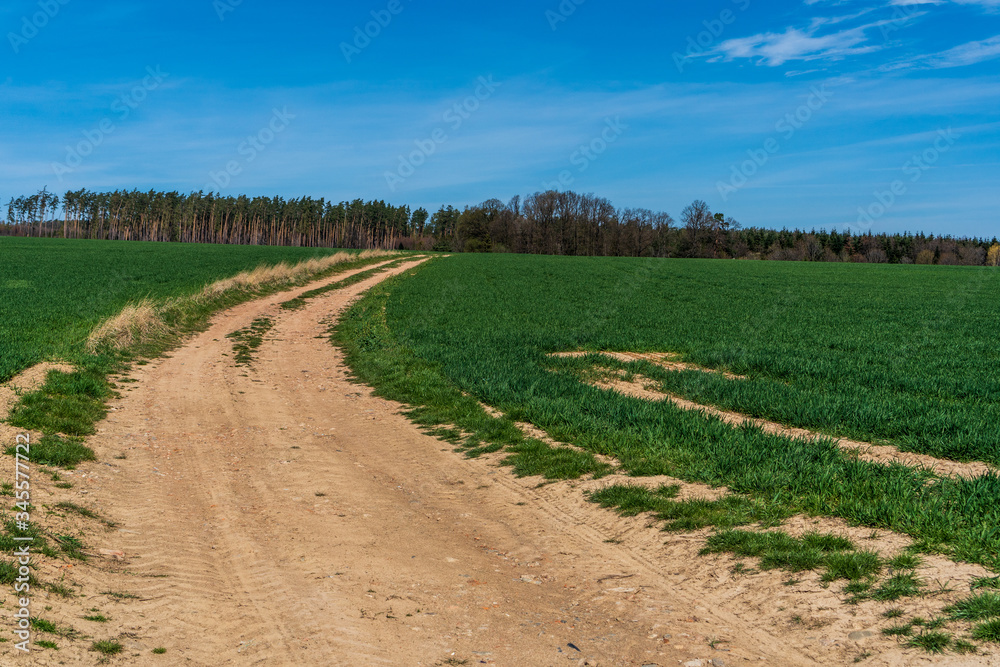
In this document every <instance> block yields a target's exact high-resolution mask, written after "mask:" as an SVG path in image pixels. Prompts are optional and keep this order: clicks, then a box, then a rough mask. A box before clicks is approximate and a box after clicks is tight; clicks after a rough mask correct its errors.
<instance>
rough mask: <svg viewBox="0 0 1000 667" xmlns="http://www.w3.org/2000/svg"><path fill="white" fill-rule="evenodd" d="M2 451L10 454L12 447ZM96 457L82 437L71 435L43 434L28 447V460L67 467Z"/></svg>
mask: <svg viewBox="0 0 1000 667" xmlns="http://www.w3.org/2000/svg"><path fill="white" fill-rule="evenodd" d="M4 453H5V454H7V455H9V456H12V455H13V454H14V447H8V448H7V450H6V451H5V452H4ZM96 458H97V457H96V455H95V454H94V450H92V449H91V448H90V447H87V446H86V445H85V444H83V439H82V438H79V437H73V436H69V437H64V436H61V435H53V434H49V435H44V436H42V438H41V439H40V440H37V441H35V442H33V443H31V446H30V448H29V460H30V461H32V462H33V463H41V464H44V465H53V466H59V467H61V468H67V469H73V468H75V467H76V466H77V465H79V464H80V462H82V461H93V460H95V459H96ZM56 486H59V485H58V484H57V485H56ZM70 486H72V485H70Z"/></svg>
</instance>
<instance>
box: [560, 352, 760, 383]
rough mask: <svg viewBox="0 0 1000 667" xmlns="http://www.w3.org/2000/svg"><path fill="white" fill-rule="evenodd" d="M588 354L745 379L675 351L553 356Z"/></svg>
mask: <svg viewBox="0 0 1000 667" xmlns="http://www.w3.org/2000/svg"><path fill="white" fill-rule="evenodd" d="M588 354H600V355H603V356H605V357H609V358H611V359H617V360H618V361H624V362H625V363H628V362H630V361H648V362H650V363H652V364H656V365H657V366H659V367H661V368H665V369H667V370H668V371H701V372H702V373H716V374H719V375H722V376H723V377H724V378H726V379H727V380H746V379H747V378H746V376H745V375H736V374H735V373H730V372H729V371H718V370H715V369H714V368H705V367H704V366H698V365H697V364H689V363H687V362H684V361H678V359H679V358H680V355H679V354H677V353H675V352H607V351H601V352H586V351H578V352H556V353H554V354H553V355H552V356H553V357H585V356H587V355H588Z"/></svg>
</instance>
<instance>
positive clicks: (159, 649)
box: [153, 646, 167, 655]
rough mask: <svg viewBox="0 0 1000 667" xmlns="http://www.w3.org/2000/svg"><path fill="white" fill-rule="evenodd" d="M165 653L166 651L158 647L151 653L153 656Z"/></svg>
mask: <svg viewBox="0 0 1000 667" xmlns="http://www.w3.org/2000/svg"><path fill="white" fill-rule="evenodd" d="M166 652H167V649H165V648H163V647H162V646H159V647H157V648H154V649H153V653H154V654H155V655H163V654H164V653H166Z"/></svg>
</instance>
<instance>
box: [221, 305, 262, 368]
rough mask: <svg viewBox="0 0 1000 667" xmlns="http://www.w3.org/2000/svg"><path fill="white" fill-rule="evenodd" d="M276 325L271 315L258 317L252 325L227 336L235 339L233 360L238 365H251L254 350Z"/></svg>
mask: <svg viewBox="0 0 1000 667" xmlns="http://www.w3.org/2000/svg"><path fill="white" fill-rule="evenodd" d="M273 327H274V320H272V319H271V318H269V317H258V318H257V319H256V320H254V321H253V322H251V323H250V326H248V327H246V328H245V329H240V330H239V331H234V332H233V333H231V334H226V338H229V339H231V340H232V341H233V353H234V356H233V360H234V361H235V362H236V365H237V366H249V365H250V364H251V362H253V355H254V352H256V351H257V349H258V348H260V346H261V344H263V342H264V336H265V335H266V334H267V332H268V331H270V330H271V329H272V328H273Z"/></svg>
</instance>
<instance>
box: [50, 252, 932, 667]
mask: <svg viewBox="0 0 1000 667" xmlns="http://www.w3.org/2000/svg"><path fill="white" fill-rule="evenodd" d="M410 266H412V265H404V266H402V267H398V268H395V269H392V270H391V271H389V272H388V273H386V274H380V275H376V276H374V277H372V278H370V279H368V280H366V281H364V282H361V283H358V284H356V285H354V286H351V287H348V288H345V289H343V290H341V291H335V292H331V293H328V294H327V295H325V296H323V297H320V298H316V299H313V300H311V301H309V302H308V305H307V307H306V308H305V309H302V310H298V311H284V310H281V309H280V308H279V307H278V304H279V303H280V302H282V301H284V300H287V299H289V298H291V297H292V296H294V295H296V294H298V293H301V292H303V291H305V290H306V289H310V288H314V287H316V286H318V284H313V285H310V286H308V287H305V288H302V289H299V290H295V291H294V292H286V293H284V294H281V295H276V296H273V297H270V298H266V299H261V300H257V301H254V302H251V303H247V304H244V305H242V306H239V307H237V308H234V309H232V310H230V311H227V312H225V313H222V314H220V315H219V316H217V317H216V318H215V319H214V320H213V322H212V324H211V327H210V328H209V329H208V330H207V331H205V332H204V333H202V334H200V335H198V336H196V337H195V338H193V339H191V340H190V341H189V342H188V343H187V344H185V345H184V346H183V347H182V348H180V349H178V350H176V351H175V352H174V353H172V355H171V356H170V357H168V358H164V359H160V360H157V361H155V362H153V363H151V364H149V365H147V366H141V367H138V368H137V369H136V370H135V371H134V372H133V373H132V374H131V375H132V377H133V378H135V380H137V382H136V383H135V384H131V385H128V386H130V387H131V390H130V391H127V392H123V394H124V395H123V397H122V398H121V399H118V400H116V401H114V402H113V404H112V407H113V408H114V410H113V412H112V416H111V417H110V418H109V419H108V420H106V421H105V422H103V423H102V424H101V428H100V432H99V434H98V435H97V436H95V437H94V438H92V439H91V441H90V444H91V446H92V447H94V448H95V450H96V451H97V453H98V457H99V460H100V461H103V462H105V463H100V464H88V465H87V466H85V467H83V468H81V471H82V473H83V474H79V473H78V474H77V476H76V478H75V480H76V481H77V482H78V487H77V488H78V489H79V490H80V491H82V492H83V493H84V494H85V495H82V496H80V497H81V498H83V499H85V500H87V502H88V503H90V504H92V505H93V506H94V507H96V508H98V509H99V510H100V511H101V512H102V513H103V514H104V515H106V516H108V517H109V518H111V519H113V520H114V521H115V522H117V524H118V526H117V531H116V532H112V533H109V534H108V535H107V537H106V538H105V541H106V544H102V545H100V546H104V547H108V548H111V549H114V550H121V551H123V552H124V553H125V555H126V561H125V563H126V564H125V566H124V572H123V573H122V574H121V575H120V576H119V577H118V579H117V580H116V586H117V587H118V588H119V589H120V590H122V591H127V592H129V593H131V594H133V595H136V596H138V599H133V600H131V601H127V602H124V603H122V604H123V610H122V613H123V614H126V613H127V616H128V627H127V628H126V629H127V630H128V632H129V634H128V637H129V638H130V640H129V642H128V643H127V648H128V653H129V655H133V656H134V657H132V658H130V659H129V660H127V662H128V664H157V665H164V664H177V665H180V664H185V665H187V664H190V665H211V666H213V667H214V666H217V665H379V664H384V665H403V666H405V665H440V664H444V665H452V664H454V665H457V664H468V665H475V664H495V665H511V666H530V665H572V666H575V665H584V664H591V665H597V664H599V665H605V666H610V665H677V664H679V663H682V664H683V663H687V662H690V661H694V660H703V661H704V662H703V664H704V665H706V666H707V665H710V664H715V665H721V664H725V665H734V664H746V663H749V664H796V665H802V664H812V663H814V662H816V661H819V662H826V663H840V662H842V661H844V662H850V660H848V659H847V658H848V657H849V656H852V655H854V654H855V653H856V652H857V650H856V649H857V647H856V646H855V645H854V644H853V643H850V642H848V641H847V638H846V632H847V631H849V628H850V627H851V626H849V625H847V626H843V627H845V628H848V629H845V630H843V633H844V635H845V636H844V637H842V638H838V639H837V641H834V640H830V641H829V642H827V643H823V642H822V641H820V640H819V639H816V638H814V637H809V638H808V639H810V640H812V639H816V641H814V642H812V643H810V642H809V641H807V640H806V639H804V638H803V639H801V641H794V642H789V641H786V640H784V639H779V637H780V636H781V634H782V632H783V630H784V629H783V628H782V627H778V626H776V625H775V623H774V622H773V621H772V619H771V618H770V614H771V610H766V611H765V610H764V609H763V608H765V607H766V606H767V604H768V601H767V600H762V601H760V604H761V607H762V611H761V619H760V622H759V623H757V622H753V620H754V619H753V618H752V616H751V617H749V618H748V617H747V616H746V614H745V613H742V614H741V615H740V616H737V614H736V613H735V612H734V611H732V609H731V608H730V607H729V605H728V603H727V600H733V599H734V598H736V597H738V595H739V593H740V591H741V590H744V589H745V588H746V585H745V584H744V583H743V582H742V581H735V582H734V581H733V580H731V579H730V577H729V574H728V570H727V566H725V564H724V563H722V562H720V561H719V560H718V559H701V562H700V563H698V564H697V565H696V566H695V567H694V570H692V565H691V563H690V562H684V563H678V562H676V560H675V561H671V558H676V557H677V556H682V557H684V554H689V555H688V556H687V557H686V558H687V560H689V561H693V560H694V558H693V554H694V553H696V551H697V548H698V546H699V542H700V540H701V539H702V538H701V537H700V536H698V535H689V536H685V535H682V536H672V537H669V540H671V541H672V543H673V545H674V546H673V547H672V549H673V552H671V551H669V550H668V551H665V550H664V547H663V544H664V540H666V539H668V538H667V536H666V535H665V534H663V533H660V532H659V531H656V530H650V529H648V528H646V527H645V523H644V521H643V520H641V519H620V518H618V517H616V516H615V515H613V514H612V513H611V512H608V511H605V510H601V509H599V508H597V507H596V506H593V505H590V504H588V503H586V502H585V501H584V500H583V498H582V494H581V491H580V489H579V488H574V484H571V483H561V484H557V485H548V486H543V487H538V483H539V480H537V479H526V480H517V479H515V478H514V477H513V476H512V475H511V474H510V472H509V471H508V469H507V468H503V467H499V466H498V465H497V462H496V459H495V458H494V459H492V460H490V459H488V458H484V459H477V460H467V459H465V458H463V457H462V456H461V455H460V454H457V453H455V452H454V451H452V448H451V447H450V446H449V445H447V444H445V443H442V442H441V441H439V440H436V439H434V438H432V437H429V436H426V435H423V434H421V433H420V432H419V431H418V430H417V429H416V428H415V427H414V426H413V425H412V424H411V423H409V422H408V421H407V420H406V419H405V418H404V417H402V416H400V415H399V414H398V412H399V408H400V406H399V405H397V404H393V403H390V402H388V401H385V400H382V399H379V398H375V397H373V396H371V394H370V392H369V391H368V390H367V388H364V387H360V386H358V385H355V384H352V383H351V382H350V381H349V380H348V377H347V370H346V369H345V367H344V365H343V363H342V358H341V354H340V352H339V351H338V350H337V349H336V348H334V347H332V346H331V345H330V343H329V341H328V340H327V339H326V337H325V336H324V332H325V331H326V330H327V328H328V326H329V323H330V321H331V320H332V318H335V317H336V316H337V314H338V313H339V312H340V311H341V310H342V309H343V308H344V306H345V305H346V304H347V303H349V302H350V301H351V300H352V299H354V298H356V297H357V296H358V295H359V294H361V293H362V292H363V291H364V290H366V289H368V288H370V287H371V286H372V285H374V284H376V283H377V282H378V281H380V280H382V279H384V278H385V277H386V276H387V275H392V274H396V273H399V272H400V271H402V270H405V269H407V268H409V267H410ZM338 279H339V278H338ZM325 282H329V280H327V281H325ZM259 317H271V318H273V320H274V328H273V329H272V330H271V332H270V333H269V334H268V336H267V338H266V339H265V342H264V344H263V345H262V347H261V348H260V350H259V351H258V354H257V359H256V360H255V362H254V363H253V366H252V367H251V368H250V369H246V368H243V367H238V366H236V365H235V364H234V363H233V361H232V355H233V351H232V341H230V340H228V339H227V338H226V334H229V333H231V332H233V331H235V330H238V329H241V328H243V327H246V326H248V325H249V324H250V323H251V322H252V321H253V320H254V319H256V318H259ZM122 455H124V456H125V458H123V459H122V458H115V457H116V456H117V457H121V456H122ZM74 492H76V491H74ZM678 549H680V551H678ZM695 572H700V574H701V576H702V577H703V582H699V581H697V580H691V579H690V577H691V575H692V574H694V573H695ZM775 576H780V575H775ZM727 582H728V583H727ZM723 583H726V584H727V591H728V592H727V594H726V596H725V599H723V598H721V597H716V593H715V592H714V591H718V590H719V589H718V587H719V586H720V585H721V584H723ZM734 588H735V589H739V590H736V591H734V590H733V589H734ZM830 595H831V596H832V595H833V594H832V593H831V594H830ZM834 599H835V596H834ZM772 602H773V601H772ZM740 604H741V605H742V607H741V608H745V607H746V605H745V604H743V603H740ZM126 608H127V612H126ZM836 632H838V633H839V632H841V629H839V627H838V629H837V630H836ZM806 633H807V634H808V632H807V631H806ZM812 634H813V635H816V636H817V637H825V636H826V635H825V634H824V632H823V631H813V632H812ZM840 639H843V641H842V642H841V641H840ZM157 646H162V647H165V648H166V649H167V652H166V654H164V655H163V656H155V655H151V654H150V652H149V649H150V648H152V647H157ZM140 656H141V657H140ZM63 657H66V656H65V655H64V656H63ZM915 657H916V658H917V660H922V658H919V657H917V656H915ZM57 659H58V656H57V655H55V654H52V660H57ZM711 660H715V662H714V663H711V662H709V661H711ZM915 661H916V660H915ZM693 664H694V663H693Z"/></svg>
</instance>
